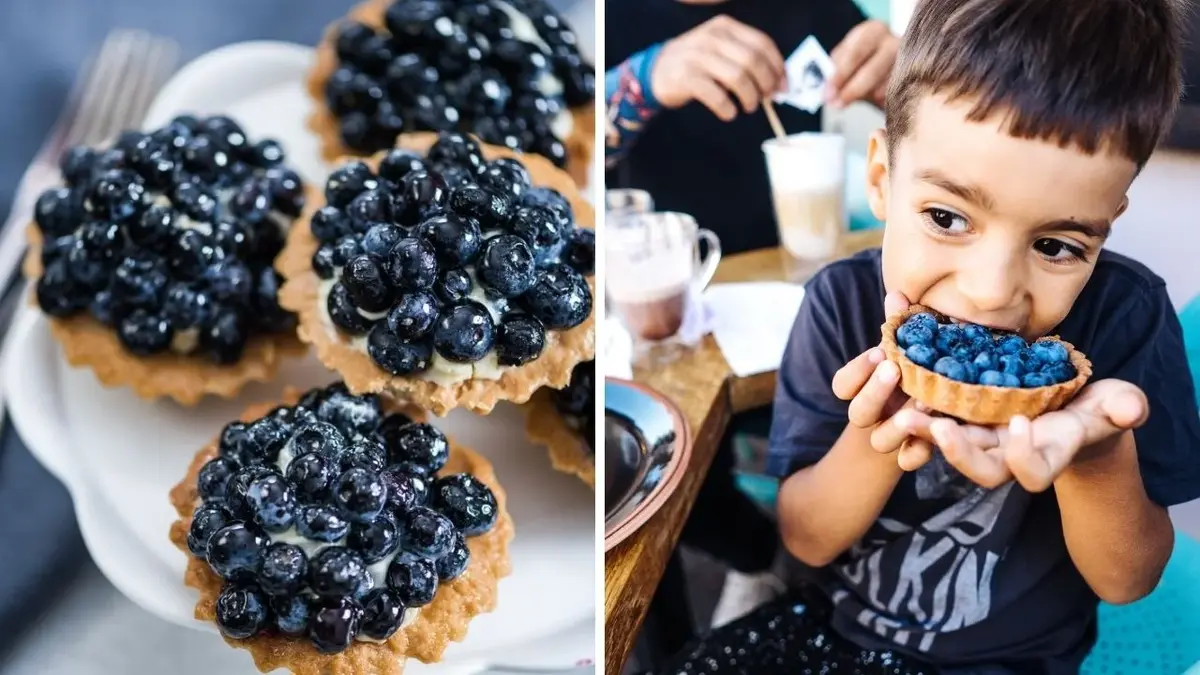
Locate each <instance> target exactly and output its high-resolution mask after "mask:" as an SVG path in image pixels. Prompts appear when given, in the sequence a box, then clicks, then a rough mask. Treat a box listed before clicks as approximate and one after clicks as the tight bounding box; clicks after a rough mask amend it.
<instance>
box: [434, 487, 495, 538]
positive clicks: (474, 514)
mask: <svg viewBox="0 0 1200 675" xmlns="http://www.w3.org/2000/svg"><path fill="white" fill-rule="evenodd" d="M430 506H432V507H433V508H434V510H436V511H438V512H439V513H441V514H442V515H444V516H446V517H447V518H449V519H450V522H452V523H454V526H455V527H457V528H458V529H459V530H460V531H461V532H462V533H463V534H465V535H467V536H473V535H477V534H483V533H484V532H487V531H488V530H490V529H492V526H493V525H495V524H496V516H497V515H498V513H499V512H498V511H497V508H496V497H495V495H493V494H492V491H491V489H489V488H488V486H486V485H484V484H483V483H482V482H481V481H480V480H479V479H478V478H476V477H474V476H472V475H470V474H466V473H459V474H454V475H451V476H445V477H443V478H439V479H437V480H436V481H434V483H433V492H432V494H431V497H430Z"/></svg>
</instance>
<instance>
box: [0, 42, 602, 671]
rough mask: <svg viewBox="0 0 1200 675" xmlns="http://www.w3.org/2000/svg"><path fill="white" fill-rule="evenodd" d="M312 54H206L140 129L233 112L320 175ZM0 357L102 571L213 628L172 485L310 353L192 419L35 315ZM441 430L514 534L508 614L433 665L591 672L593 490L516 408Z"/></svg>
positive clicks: (294, 381) (308, 368)
mask: <svg viewBox="0 0 1200 675" xmlns="http://www.w3.org/2000/svg"><path fill="white" fill-rule="evenodd" d="M312 55H313V51H312V49H311V48H309V47H305V46H301V45H293V44H288V43H280V42H249V43H241V44H236V45H231V46H228V47H224V48H222V49H218V50H215V51H213V52H210V53H208V54H206V55H204V56H202V57H200V58H199V59H197V60H195V61H193V62H191V63H189V64H188V65H187V66H185V67H184V68H183V69H182V70H180V71H179V72H178V73H177V74H176V75H175V76H174V77H173V78H172V80H171V81H170V82H168V84H167V86H166V87H165V88H164V89H163V91H162V92H161V93H160V95H159V97H158V98H157V99H156V102H155V104H154V105H153V106H152V108H151V111H150V113H149V115H148V118H147V121H146V124H145V127H147V128H151V127H155V126H159V125H162V124H164V123H165V122H167V121H169V120H170V119H171V118H172V117H174V116H175V115H177V114H180V113H185V112H191V113H197V114H214V113H225V114H229V115H230V116H232V117H234V118H235V119H237V120H238V121H239V122H240V123H241V124H242V125H243V127H244V128H245V129H246V131H247V133H248V134H249V135H250V136H251V137H252V138H260V137H263V136H270V137H272V138H275V139H277V140H278V141H279V142H280V143H282V144H283V146H284V148H285V150H286V151H287V154H288V159H287V163H288V164H289V165H290V166H292V167H293V168H295V169H296V171H297V172H299V173H300V174H301V176H302V177H303V178H304V179H305V180H307V181H322V182H323V180H324V178H325V176H326V175H327V171H328V169H327V168H326V167H325V166H324V165H323V163H322V162H321V161H320V158H319V154H318V150H317V143H316V140H315V138H313V137H312V135H311V134H310V133H309V132H308V131H307V128H306V126H305V120H306V119H307V117H308V115H309V113H310V112H311V101H310V100H309V98H308V95H307V93H306V92H305V90H304V76H305V74H306V72H307V70H308V67H309V64H310V62H311V60H312ZM5 364H6V365H5V367H4V369H3V372H4V378H5V381H4V383H3V384H4V386H5V387H6V388H7V390H8V394H9V397H10V398H9V400H10V407H11V411H12V417H13V421H14V424H15V425H16V426H17V429H18V431H19V433H20V434H21V436H22V438H23V439H24V440H25V442H26V444H27V445H28V446H29V448H30V450H31V452H33V454H34V455H35V456H36V457H37V458H38V459H39V461H41V462H42V463H43V464H45V465H46V467H47V468H48V469H49V470H50V471H51V472H52V473H54V474H55V475H56V476H57V477H58V478H59V479H60V480H61V481H63V483H64V484H65V485H66V486H67V487H68V489H69V490H70V492H71V495H72V499H73V500H74V503H75V510H76V515H77V518H78V520H79V524H80V529H81V530H82V532H83V536H84V540H85V542H86V543H87V545H88V548H89V551H90V552H91V554H92V556H93V558H95V559H96V563H97V566H98V567H99V568H100V569H101V570H102V571H103V572H104V574H105V576H107V577H108V578H109V579H110V580H111V581H112V582H113V585H114V586H116V587H117V588H118V589H119V590H120V591H121V592H122V593H124V594H125V595H126V596H128V597H129V598H130V599H131V600H133V601H134V602H135V603H137V604H138V605H140V606H141V607H143V608H144V609H146V610H147V611H150V612H152V613H154V614H156V615H158V616H159V617H161V618H163V619H165V620H167V621H171V622H172V623H176V624H178V625H181V626H187V627H190V628H195V629H199V630H206V631H211V632H215V629H214V627H213V626H212V625H211V624H208V623H203V622H198V621H196V620H195V619H193V618H192V607H193V605H194V602H195V596H194V592H193V591H191V590H190V589H187V588H186V587H184V586H183V585H182V583H180V581H181V579H182V576H183V569H184V563H185V559H184V557H183V554H181V553H180V552H179V551H178V550H177V549H175V548H174V547H173V546H172V545H171V543H170V541H169V540H168V539H167V537H166V533H167V530H168V528H169V526H170V523H171V521H172V520H174V514H173V511H172V509H171V507H170V504H169V503H168V502H167V492H168V490H169V489H170V487H171V486H172V485H174V484H175V483H176V482H178V480H179V479H180V478H181V477H182V476H183V475H184V472H185V471H186V468H187V465H188V462H189V461H190V458H191V457H192V456H193V454H194V453H195V452H196V450H197V449H198V448H200V447H201V446H202V445H203V444H204V443H205V442H207V441H208V440H209V439H211V438H212V437H213V436H214V435H215V434H216V433H218V432H219V431H220V429H221V427H222V425H223V424H224V423H225V422H227V421H229V420H231V419H234V418H235V417H236V416H237V415H238V414H239V413H240V412H241V410H242V409H243V408H244V407H245V406H246V405H247V404H248V403H250V402H254V401H261V400H269V399H271V398H274V397H275V396H276V395H277V394H278V392H279V391H280V389H281V388H282V387H283V386H284V385H285V384H287V385H292V386H301V387H307V386H311V385H314V384H321V383H325V382H329V381H331V380H332V379H333V376H332V375H331V374H330V373H329V372H328V371H326V370H324V369H323V368H322V367H321V365H320V364H319V363H317V362H316V361H315V359H312V358H311V357H310V358H309V359H306V360H304V361H300V362H296V363H293V364H289V365H288V366H287V367H285V369H284V372H282V373H281V377H280V381H278V382H276V383H273V384H270V385H255V386H251V387H248V388H247V390H246V391H245V392H244V393H243V395H242V396H241V397H240V398H239V399H238V400H236V401H215V400H211V399H210V400H206V401H205V402H204V403H203V404H202V405H201V406H199V407H197V408H195V409H187V410H185V409H183V408H181V407H179V406H176V405H174V404H171V403H158V404H149V403H146V402H144V401H141V400H139V399H137V398H136V397H135V396H134V395H133V394H132V392H130V391H128V390H126V389H116V390H107V389H104V388H102V387H101V386H100V385H99V383H98V382H97V381H96V380H95V378H94V376H93V375H92V374H91V372H90V371H88V370H77V369H72V368H69V367H67V366H66V365H65V363H64V362H63V361H62V359H61V356H60V355H59V352H58V350H57V348H56V347H55V346H54V342H53V340H52V339H51V338H50V336H49V334H48V332H47V330H46V325H45V322H44V320H43V319H42V318H41V317H40V315H38V314H37V313H36V312H34V311H32V310H29V309H27V308H22V310H21V312H20V313H19V314H18V316H17V317H16V318H15V319H14V325H13V328H12V331H11V334H10V335H9V338H8V347H7V351H6V354H5ZM435 422H436V423H437V424H438V426H440V427H441V428H443V429H445V430H446V431H447V432H448V433H450V434H452V435H453V436H454V437H455V438H456V439H459V440H461V441H463V442H464V443H466V444H467V445H470V446H472V447H474V448H475V449H477V450H478V451H480V452H481V453H482V454H484V455H485V456H487V457H489V458H490V459H492V461H493V462H494V463H495V464H496V467H497V475H498V476H499V478H500V480H501V482H502V483H503V485H504V486H505V488H506V490H507V491H508V493H509V509H510V511H511V513H512V514H513V519H514V521H515V523H516V531H517V536H516V538H515V539H514V542H513V546H512V550H511V552H512V562H513V575H512V576H510V577H508V578H506V579H504V580H503V581H502V582H501V584H500V606H499V608H498V609H497V610H496V611H495V612H493V613H491V614H487V615H483V616H480V617H478V618H476V619H475V620H474V621H472V623H471V629H470V634H469V636H468V638H467V640H466V642H464V643H456V644H453V645H451V646H450V647H449V648H448V649H447V651H446V657H445V659H444V661H443V663H442V664H439V667H444V668H452V669H453V670H455V671H459V670H466V671H472V670H477V669H481V668H484V667H506V668H521V669H567V668H571V667H576V666H579V665H585V664H588V663H590V662H591V660H592V659H593V658H594V653H595V648H594V625H595V624H594V621H595V619H594V615H595V591H594V589H595V581H596V580H595V567H594V559H595V557H594V556H595V538H594V534H593V532H594V527H595V519H594V516H593V512H594V496H593V493H592V492H591V491H590V490H588V489H587V488H586V487H585V486H583V485H582V483H580V482H579V481H578V480H576V479H574V478H572V477H569V476H566V475H563V474H559V473H557V472H554V471H553V470H552V469H551V468H550V466H549V461H548V458H547V456H546V453H545V451H544V450H543V449H541V448H538V447H534V446H532V445H531V444H530V443H529V442H528V441H527V440H526V439H525V437H524V433H523V430H522V427H523V425H522V423H521V419H520V412H519V411H518V410H517V409H516V408H514V407H512V406H501V407H500V408H498V409H497V410H496V412H495V413H493V414H492V415H490V416H488V417H479V416H475V415H471V414H469V413H464V412H455V413H452V414H451V415H450V416H448V417H447V418H445V419H443V420H435ZM214 644H215V645H217V646H218V647H219V648H222V649H224V648H225V647H224V645H223V643H220V642H219V641H214ZM414 665H415V664H414Z"/></svg>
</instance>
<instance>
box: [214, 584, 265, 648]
mask: <svg viewBox="0 0 1200 675" xmlns="http://www.w3.org/2000/svg"><path fill="white" fill-rule="evenodd" d="M216 614H217V617H216V619H217V627H218V628H219V629H220V630H221V634H222V635H224V636H225V637H228V638H233V639H235V640H242V639H245V638H248V637H252V636H254V635H256V634H257V633H258V632H259V631H261V630H262V629H263V628H265V627H266V626H267V620H268V616H269V612H268V611H267V598H266V596H265V595H263V594H262V592H261V591H259V590H257V589H254V588H252V587H249V586H227V587H226V588H224V589H222V590H221V594H220V595H219V596H217V605H216Z"/></svg>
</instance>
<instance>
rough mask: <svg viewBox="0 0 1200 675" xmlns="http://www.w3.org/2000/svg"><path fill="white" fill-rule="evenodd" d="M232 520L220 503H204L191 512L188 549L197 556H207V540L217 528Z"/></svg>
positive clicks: (219, 528)
mask: <svg viewBox="0 0 1200 675" xmlns="http://www.w3.org/2000/svg"><path fill="white" fill-rule="evenodd" d="M231 522H232V516H230V515H229V512H228V511H226V510H225V509H224V508H223V507H222V506H221V505H220V504H204V505H202V506H199V507H197V508H196V510H195V511H194V512H192V524H191V525H190V526H189V527H188V536H187V545H188V550H189V551H191V552H192V555H194V556H196V557H197V558H204V557H206V556H208V542H209V540H211V539H212V537H213V535H214V534H216V533H217V532H218V531H219V530H221V529H222V528H224V527H225V526H226V525H229V524H230V523H231Z"/></svg>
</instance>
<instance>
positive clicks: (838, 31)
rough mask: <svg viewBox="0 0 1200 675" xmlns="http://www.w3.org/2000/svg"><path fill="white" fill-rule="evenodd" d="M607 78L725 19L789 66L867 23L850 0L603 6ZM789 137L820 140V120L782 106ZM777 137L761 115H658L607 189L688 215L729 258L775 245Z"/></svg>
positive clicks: (691, 108) (695, 110)
mask: <svg viewBox="0 0 1200 675" xmlns="http://www.w3.org/2000/svg"><path fill="white" fill-rule="evenodd" d="M604 11H605V21H606V25H607V26H608V27H609V29H608V30H606V31H605V36H604V44H605V59H606V64H605V69H606V70H608V69H611V68H614V67H616V66H618V65H620V64H621V62H622V61H624V60H625V59H627V58H629V57H630V56H632V55H633V54H636V53H637V52H640V51H641V50H643V49H645V48H647V47H649V46H651V45H653V44H657V43H659V42H664V41H666V40H669V39H671V38H673V37H676V36H678V35H681V34H683V33H686V32H687V31H688V30H691V29H692V28H695V27H696V26H699V25H700V24H702V23H704V22H705V21H707V20H709V19H711V18H713V17H716V16H719V15H721V14H727V15H729V16H730V17H732V18H734V19H737V20H738V21H741V22H742V23H744V24H746V25H748V26H753V27H754V28H757V29H759V30H761V31H763V32H764V33H766V34H767V35H769V36H770V37H771V39H773V40H774V41H775V45H776V46H777V47H779V51H780V53H781V54H782V55H783V58H785V59H786V58H787V57H788V55H790V54H791V53H792V52H793V51H795V49H796V47H798V46H800V43H801V42H802V41H803V40H804V38H806V37H808V36H809V35H815V36H816V37H817V39H818V40H819V41H820V42H821V45H822V46H823V47H824V48H825V50H826V51H830V50H832V49H833V48H834V47H835V46H836V45H837V44H838V43H839V42H841V40H842V38H843V37H845V35H846V33H848V32H849V31H850V29H851V28H853V27H854V26H855V25H857V24H859V23H861V22H863V21H864V20H866V17H864V16H863V14H862V12H861V11H860V10H859V9H858V7H857V5H855V4H854V2H853V1H852V0H729V1H728V2H723V3H718V4H714V5H687V4H683V3H680V2H677V1H676V0H607V2H606V3H605V5H604ZM775 109H776V110H777V111H778V113H779V118H780V121H781V122H782V123H783V126H784V128H785V129H787V130H788V132H789V133H797V132H801V131H818V130H820V127H821V120H820V116H819V115H816V114H810V113H807V112H804V111H802V110H800V109H799V108H796V107H794V106H790V105H777V106H775ZM772 136H773V134H772V132H771V126H770V124H769V123H768V122H767V118H766V115H765V114H764V113H763V112H762V110H761V109H760V110H758V111H757V112H755V113H754V114H752V115H747V114H741V115H739V116H738V117H737V119H735V120H734V121H733V122H729V123H725V122H722V121H721V120H720V119H718V118H717V117H716V116H715V115H713V114H712V112H710V111H709V110H708V108H705V107H704V106H703V105H701V104H699V103H690V104H688V105H686V106H684V107H682V108H680V109H678V110H662V111H660V112H659V113H658V114H657V115H655V117H654V118H653V119H651V120H650V122H649V124H647V126H646V128H645V130H643V132H642V133H641V134H640V135H639V136H638V138H637V139H636V140H635V141H634V143H633V147H632V148H631V149H630V151H629V153H628V155H627V156H626V157H624V158H623V159H622V160H621V162H620V163H619V164H618V165H617V166H616V167H614V168H612V169H610V170H609V171H608V172H607V174H606V175H605V186H606V187H607V188H610V189H611V188H618V187H624V188H639V189H642V190H646V191H648V192H649V193H650V194H651V195H653V197H654V201H655V206H656V207H657V208H658V209H659V210H663V211H682V212H684V213H688V214H691V215H692V216H693V217H695V218H696V221H697V222H698V223H699V224H700V226H701V227H706V228H708V229H710V230H712V231H714V232H716V233H717V236H719V237H720V238H721V247H722V249H723V250H724V251H725V252H726V253H737V252H739V251H747V250H752V249H757V248H764V247H767V246H774V245H776V244H777V243H778V239H779V237H778V234H777V232H776V228H775V214H774V210H773V207H772V205H771V191H770V182H769V180H768V178H767V165H766V160H765V159H764V158H763V154H762V142H763V141H765V140H767V139H768V138H771V137H772Z"/></svg>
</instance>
